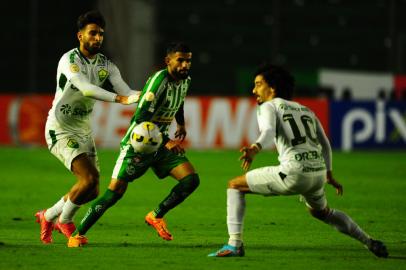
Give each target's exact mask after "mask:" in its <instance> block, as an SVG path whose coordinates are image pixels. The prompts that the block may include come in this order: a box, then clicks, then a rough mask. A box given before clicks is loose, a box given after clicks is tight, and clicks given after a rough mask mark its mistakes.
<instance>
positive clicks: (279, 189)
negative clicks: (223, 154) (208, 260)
mask: <svg viewBox="0 0 406 270" xmlns="http://www.w3.org/2000/svg"><path fill="white" fill-rule="evenodd" d="M254 84H255V85H254V89H253V94H254V95H255V97H256V100H257V103H258V108H257V117H258V125H259V129H260V135H259V137H258V139H257V140H256V142H255V143H254V144H252V145H251V146H249V147H243V148H242V149H241V150H240V151H241V152H242V156H241V157H240V160H242V168H243V169H244V170H245V171H247V170H248V169H249V168H250V165H251V163H252V161H253V160H254V157H255V155H256V154H258V152H260V151H261V149H262V148H263V147H266V146H269V145H270V144H271V143H272V142H274V143H275V145H276V149H277V151H278V154H279V157H278V159H279V162H280V164H279V165H278V166H269V167H262V168H258V169H254V170H251V171H249V172H247V173H246V174H244V175H242V176H238V177H236V178H234V179H232V180H231V181H229V183H228V189H227V227H228V233H229V240H228V243H227V244H226V245H224V246H223V247H222V248H221V249H219V250H218V251H216V252H214V253H211V254H209V256H210V257H242V256H244V246H243V239H242V234H243V218H244V212H245V194H247V193H253V194H260V195H265V196H276V195H295V194H300V195H301V196H303V198H304V200H305V202H306V206H307V207H308V209H309V211H310V213H311V215H312V216H313V217H315V218H317V219H319V220H321V221H323V222H325V223H327V224H329V225H331V226H333V227H334V228H336V229H337V230H338V231H340V232H342V233H344V234H347V235H349V236H350V237H352V238H354V239H356V240H358V241H360V242H361V243H362V244H364V245H365V246H366V247H367V248H368V249H369V250H370V251H371V252H372V253H374V254H375V255H376V256H378V257H387V256H388V252H387V250H386V247H385V245H384V244H383V243H382V242H381V241H378V240H374V239H372V238H371V237H370V236H368V235H367V234H366V233H365V232H364V231H363V230H362V229H361V228H360V227H359V226H358V225H357V224H356V223H355V222H354V221H353V220H352V219H351V218H350V217H349V216H348V215H347V214H345V213H343V212H341V211H339V210H336V209H332V208H329V207H328V205H327V200H326V197H325V192H324V184H325V183H326V182H327V183H328V184H330V185H332V186H333V187H334V188H335V189H336V192H337V194H338V195H342V193H343V187H342V185H341V184H340V183H338V182H337V181H336V180H335V179H334V177H333V173H332V158H331V156H332V154H331V147H330V143H329V141H328V139H327V137H326V135H325V133H324V130H323V128H322V126H321V124H320V122H319V120H318V119H317V117H316V116H315V114H314V113H313V112H312V111H311V110H309V109H308V108H307V107H305V106H303V105H301V104H299V103H297V102H293V101H290V99H291V96H292V92H293V86H294V80H293V77H292V76H291V75H290V74H289V73H288V72H287V71H286V70H284V69H283V68H281V67H277V66H273V65H269V64H268V65H264V66H262V67H261V68H259V69H258V71H257V72H256V73H255V80H254Z"/></svg>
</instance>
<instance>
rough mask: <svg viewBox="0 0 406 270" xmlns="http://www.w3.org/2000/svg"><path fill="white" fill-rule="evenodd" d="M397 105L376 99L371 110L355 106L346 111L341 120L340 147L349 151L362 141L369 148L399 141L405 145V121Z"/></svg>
mask: <svg viewBox="0 0 406 270" xmlns="http://www.w3.org/2000/svg"><path fill="white" fill-rule="evenodd" d="M372 104H373V103H372ZM370 107H372V106H370ZM399 107H400V106H388V104H387V103H385V102H384V101H378V102H376V103H375V106H374V107H372V108H373V110H372V111H371V110H368V109H367V108H363V107H356V106H354V108H353V109H350V110H349V111H347V112H346V114H345V115H344V116H343V118H342V122H341V147H342V149H343V150H345V151H350V150H351V149H353V148H354V145H358V144H363V143H366V144H367V146H370V147H371V148H373V147H376V146H380V145H382V146H384V145H386V144H391V143H393V144H396V143H397V142H399V141H400V142H401V143H400V144H403V145H405V143H406V121H405V116H404V115H402V111H401V108H399Z"/></svg>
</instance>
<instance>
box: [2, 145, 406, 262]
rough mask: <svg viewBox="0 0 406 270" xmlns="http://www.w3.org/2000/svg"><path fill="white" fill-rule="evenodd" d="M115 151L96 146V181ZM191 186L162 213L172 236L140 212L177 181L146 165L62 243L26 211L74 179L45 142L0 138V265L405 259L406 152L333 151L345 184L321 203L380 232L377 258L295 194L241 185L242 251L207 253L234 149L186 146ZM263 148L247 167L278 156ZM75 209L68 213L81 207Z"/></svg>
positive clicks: (222, 228)
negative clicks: (269, 193)
mask: <svg viewBox="0 0 406 270" xmlns="http://www.w3.org/2000/svg"><path fill="white" fill-rule="evenodd" d="M116 155H117V151H112V150H101V151H99V158H100V164H101V184H100V191H101V192H104V190H105V189H106V187H107V184H108V182H109V181H110V174H111V171H112V168H113V166H114V163H115V158H116ZM188 157H189V159H190V161H191V162H192V163H193V164H194V166H195V168H196V170H197V171H198V172H199V175H200V178H201V185H200V187H199V189H198V190H197V191H196V192H195V193H194V194H193V195H192V196H191V197H190V198H188V199H187V200H186V201H185V202H184V203H183V204H181V205H180V206H179V207H177V208H175V209H173V210H172V211H171V212H169V213H168V214H167V216H166V219H167V223H168V227H169V229H170V231H171V232H172V234H173V236H174V240H173V241H171V242H165V241H163V240H162V239H160V238H159V237H158V236H157V235H156V233H155V232H154V231H153V230H152V229H151V228H149V227H148V226H146V225H145V223H144V216H145V214H146V213H147V212H148V211H150V210H152V209H153V208H154V207H156V206H157V204H158V203H159V202H160V201H161V200H162V199H163V198H164V197H165V196H166V195H167V194H168V192H169V190H170V188H171V187H172V186H173V185H174V184H175V181H174V180H172V179H170V178H168V179H165V180H157V179H156V178H155V177H154V175H153V174H152V173H151V172H148V173H147V174H146V175H145V176H144V177H142V178H141V179H139V180H137V181H135V182H134V183H132V184H130V186H129V189H128V190H127V193H126V194H125V196H124V198H123V199H121V201H119V202H118V203H117V204H116V205H115V206H114V207H113V208H111V209H110V210H109V211H107V212H106V213H105V215H104V216H103V217H102V218H101V219H100V220H99V222H98V223H96V225H95V226H94V227H93V228H92V229H91V230H90V231H89V232H88V234H87V236H88V237H89V242H90V243H89V245H88V246H86V247H84V248H79V249H68V248H67V247H66V239H64V237H63V236H62V235H60V234H57V233H55V234H54V243H53V244H52V245H43V244H41V242H40V240H39V226H38V224H36V223H35V222H34V216H33V215H34V213H35V212H36V211H37V210H39V209H42V208H46V207H48V206H50V205H51V204H53V203H54V202H56V201H57V200H58V199H59V198H60V197H61V195H62V194H64V193H65V192H66V191H67V190H68V189H69V188H70V187H71V186H72V184H73V183H74V180H73V179H74V178H73V176H72V175H70V173H69V172H68V171H67V170H66V169H65V168H64V167H63V165H62V164H61V163H60V162H59V161H58V160H57V159H56V158H55V157H53V156H52V155H51V154H50V153H49V152H48V150H46V149H44V148H28V149H23V148H5V147H3V148H0V164H1V170H0V191H1V195H0V269H58V270H63V269H70V270H71V269H86V270H89V269H97V270H102V269H110V270H111V269H165V270H169V269H176V270H180V269H210V270H212V269H214V270H216V269H221V270H223V269H256V270H257V269H312V270H316V269H329V270H331V269H357V270H360V269H368V270H370V269H396V270H399V269H406V225H405V224H406V208H405V207H406V196H405V192H406V152H384V151H379V152H378V151H369V152H353V153H341V152H335V153H334V173H335V176H336V178H337V179H338V180H339V181H341V183H342V184H343V185H344V196H343V197H337V196H336V195H335V193H334V190H333V189H332V188H331V187H327V196H328V200H329V205H330V206H331V207H333V208H337V209H340V210H342V211H344V212H346V213H348V214H349V215H350V216H351V217H352V218H353V219H354V220H355V221H357V223H358V224H359V225H361V227H362V228H363V229H365V231H367V232H368V233H369V234H370V235H371V236H373V237H376V238H378V239H382V240H383V241H384V242H385V243H386V245H387V247H388V249H389V252H390V258H388V259H379V258H376V257H375V256H373V255H372V254H371V253H370V252H369V251H367V250H366V249H365V248H364V247H363V246H362V245H361V244H360V243H358V242H356V241H354V240H353V239H351V238H349V237H347V236H345V235H342V234H340V233H338V232H337V231H335V230H333V229H332V228H331V227H330V226H327V225H325V224H324V223H321V222H319V221H317V220H315V219H313V218H312V217H311V216H310V215H309V214H308V213H307V211H306V210H305V206H304V205H303V203H301V202H300V201H299V198H298V196H291V197H262V196H254V195H247V212H246V219H245V234H244V240H245V245H246V256H245V257H243V258H208V257H207V254H208V253H210V252H212V251H214V250H216V249H218V248H220V247H221V246H222V245H223V244H224V243H226V241H227V228H226V223H225V219H226V207H225V204H226V192H225V188H226V183H227V181H228V180H229V179H230V178H232V177H234V176H236V175H239V174H241V173H242V171H241V169H240V167H239V165H240V164H239V162H238V157H239V153H238V151H237V150H234V151H189V152H188ZM276 162H277V160H276V155H275V153H273V152H264V153H261V154H260V155H259V156H258V159H257V160H256V161H255V162H254V167H259V166H264V165H268V164H276ZM86 210H87V206H84V207H82V208H81V209H80V211H79V212H78V214H77V215H76V219H75V222H76V223H77V222H79V221H80V219H81V218H82V217H83V216H84V214H85V211H86Z"/></svg>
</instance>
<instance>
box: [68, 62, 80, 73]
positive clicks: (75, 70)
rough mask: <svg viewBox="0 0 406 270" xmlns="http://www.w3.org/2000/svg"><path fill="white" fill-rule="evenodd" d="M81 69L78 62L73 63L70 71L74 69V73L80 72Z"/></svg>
mask: <svg viewBox="0 0 406 270" xmlns="http://www.w3.org/2000/svg"><path fill="white" fill-rule="evenodd" d="M79 70H80V68H79V66H78V65H76V64H71V65H70V71H72V72H73V73H78V72H79Z"/></svg>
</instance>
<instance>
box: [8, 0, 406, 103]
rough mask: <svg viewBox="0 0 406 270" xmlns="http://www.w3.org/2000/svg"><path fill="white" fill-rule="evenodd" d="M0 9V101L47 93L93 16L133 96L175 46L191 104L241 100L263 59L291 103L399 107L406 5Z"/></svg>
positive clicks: (178, 0) (314, 0)
mask: <svg viewBox="0 0 406 270" xmlns="http://www.w3.org/2000/svg"><path fill="white" fill-rule="evenodd" d="M2 6H3V8H2V16H1V19H0V20H1V24H2V26H3V33H2V37H3V38H2V42H1V49H2V50H1V51H2V53H3V54H2V60H3V61H2V62H3V63H2V65H1V73H2V75H3V78H6V79H5V80H2V84H1V87H0V92H1V93H21V94H23V93H30V94H32V93H53V92H54V91H55V81H56V67H57V64H58V60H59V58H60V57H61V55H62V54H63V53H65V52H66V51H68V50H70V49H71V48H73V47H76V46H77V40H76V32H77V29H76V19H77V17H78V16H79V15H80V14H81V13H83V12H85V11H88V10H90V9H99V10H100V11H101V12H102V13H103V14H104V15H105V17H106V21H107V26H106V29H105V30H106V35H105V45H104V52H105V53H106V54H107V55H108V56H109V57H111V58H112V60H113V61H114V62H115V63H116V64H117V65H118V67H119V68H120V70H121V72H122V75H123V77H124V79H125V80H126V81H127V82H128V83H129V85H130V86H131V87H132V88H141V87H142V86H143V84H144V82H145V81H146V79H147V77H148V75H149V74H151V72H152V71H154V70H157V69H159V68H161V67H163V56H164V51H165V46H166V44H167V43H168V42H170V41H174V40H182V41H185V42H187V43H188V44H189V45H190V46H191V48H192V50H193V70H192V78H193V80H192V81H193V88H192V92H191V94H192V95H216V96H248V95H249V94H250V91H251V88H252V79H253V77H252V75H253V72H254V71H255V68H256V66H257V65H258V64H260V63H261V62H262V61H264V60H268V61H271V62H273V63H275V64H280V65H283V66H285V67H286V68H288V69H289V70H291V71H292V73H293V74H294V75H295V78H296V85H297V92H296V95H297V96H303V97H320V96H321V97H327V98H331V99H344V100H348V99H350V100H351V99H357V98H366V97H367V98H368V97H369V98H371V99H376V98H381V99H387V100H392V99H395V100H405V99H406V94H405V93H406V91H405V90H404V89H406V79H405V78H404V75H405V74H406V52H405V49H406V24H405V23H404V22H403V21H402V15H403V13H404V11H405V10H406V0H386V1H385V0H359V1H349V0H326V1H321V0H309V1H307V0H286V1H283V0H267V1H265V0H250V1H247V0H216V1H214V0H207V1H187V0H172V1H160V0H121V1H113V0H98V1H97V0H87V1H80V0H71V1H69V2H66V1H61V0H41V1H37V0H23V1H7V2H4V3H3V4H2ZM354 76H355V77H354ZM347 80H348V81H347ZM368 89H371V91H370V92H368Z"/></svg>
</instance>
